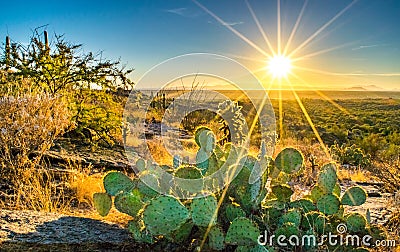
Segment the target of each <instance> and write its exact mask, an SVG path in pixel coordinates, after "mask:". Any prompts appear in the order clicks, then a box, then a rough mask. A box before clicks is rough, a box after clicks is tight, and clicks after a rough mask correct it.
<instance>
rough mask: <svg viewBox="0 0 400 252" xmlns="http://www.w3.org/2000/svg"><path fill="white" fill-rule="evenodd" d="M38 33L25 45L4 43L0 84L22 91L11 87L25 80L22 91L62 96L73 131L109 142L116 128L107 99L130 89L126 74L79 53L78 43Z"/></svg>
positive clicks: (114, 106) (115, 112)
mask: <svg viewBox="0 0 400 252" xmlns="http://www.w3.org/2000/svg"><path fill="white" fill-rule="evenodd" d="M38 30H39V29H35V30H34V32H33V35H32V37H31V38H30V41H29V44H28V45H24V44H22V43H16V42H14V43H10V42H9V40H8V41H6V45H5V48H4V49H5V50H4V53H3V54H0V69H1V70H2V74H1V78H0V82H2V84H5V85H11V83H13V85H14V86H13V87H12V88H13V89H17V90H18V89H21V88H22V87H18V85H17V86H16V85H15V83H21V80H24V79H30V80H31V81H29V82H28V83H30V85H31V86H30V87H28V88H27V87H24V89H25V90H26V89H29V90H35V91H36V92H40V93H48V94H52V95H62V96H63V97H66V98H67V99H68V103H69V105H70V106H69V107H70V109H71V111H72V120H73V122H74V123H75V124H76V129H77V130H78V131H82V130H83V129H87V130H91V131H94V132H93V133H94V134H95V135H97V136H98V138H99V139H103V140H106V141H107V142H109V143H110V142H112V141H111V139H110V138H109V135H110V134H111V132H112V131H115V130H117V128H118V127H120V125H121V119H120V117H121V116H120V114H121V111H120V110H121V109H120V108H119V107H118V105H120V104H119V103H118V101H116V98H115V96H114V95H113V94H114V92H115V91H116V90H117V89H118V88H120V89H121V88H122V89H131V88H132V86H133V83H132V82H131V81H130V80H129V79H128V78H127V75H128V74H129V73H131V72H132V69H125V67H124V66H122V65H121V63H120V61H119V60H118V61H111V60H106V59H103V58H102V54H101V53H97V54H94V53H92V52H88V53H84V52H83V47H82V44H72V43H69V42H67V41H66V40H65V39H64V36H63V35H57V34H55V35H54V40H53V41H49V39H48V35H47V32H46V31H44V36H41V35H40V34H39V32H38ZM3 89H4V88H3ZM8 90H10V88H8ZM120 107H121V106H120Z"/></svg>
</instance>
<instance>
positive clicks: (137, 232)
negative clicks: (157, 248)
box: [128, 220, 154, 244]
mask: <svg viewBox="0 0 400 252" xmlns="http://www.w3.org/2000/svg"><path fill="white" fill-rule="evenodd" d="M128 231H129V232H130V233H131V234H132V237H133V239H135V241H136V242H139V243H149V244H153V243H154V240H153V236H152V235H151V234H150V233H149V232H148V231H147V230H145V229H144V224H143V223H142V222H141V224H139V223H138V222H136V221H132V220H131V221H129V222H128Z"/></svg>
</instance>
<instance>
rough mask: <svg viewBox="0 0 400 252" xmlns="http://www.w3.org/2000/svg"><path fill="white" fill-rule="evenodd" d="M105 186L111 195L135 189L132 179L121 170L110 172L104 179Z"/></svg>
mask: <svg viewBox="0 0 400 252" xmlns="http://www.w3.org/2000/svg"><path fill="white" fill-rule="evenodd" d="M103 184H104V188H105V189H106V192H107V193H108V194H109V195H111V196H116V195H117V194H118V193H121V192H128V191H130V190H132V189H133V187H134V184H133V182H132V180H131V179H130V178H129V177H128V176H126V175H125V174H123V173H121V172H109V173H107V175H106V176H105V177H104V179H103Z"/></svg>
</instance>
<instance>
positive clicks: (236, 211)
mask: <svg viewBox="0 0 400 252" xmlns="http://www.w3.org/2000/svg"><path fill="white" fill-rule="evenodd" d="M225 216H226V219H227V220H228V221H229V222H232V221H233V220H234V219H236V218H238V217H246V213H245V212H244V211H243V209H242V208H240V206H235V205H233V204H229V205H227V206H226V207H225Z"/></svg>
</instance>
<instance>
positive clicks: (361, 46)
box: [351, 44, 386, 51]
mask: <svg viewBox="0 0 400 252" xmlns="http://www.w3.org/2000/svg"><path fill="white" fill-rule="evenodd" d="M380 46H386V44H375V45H360V46H357V47H354V48H352V49H351V50H353V51H356V50H361V49H368V48H373V47H380Z"/></svg>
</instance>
